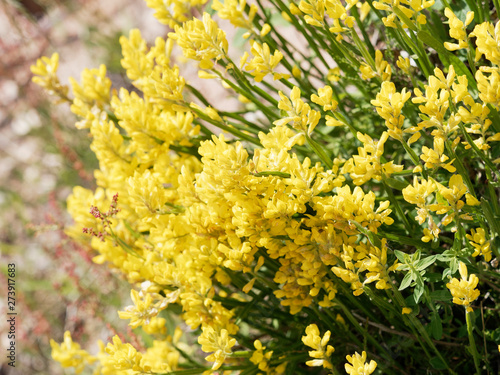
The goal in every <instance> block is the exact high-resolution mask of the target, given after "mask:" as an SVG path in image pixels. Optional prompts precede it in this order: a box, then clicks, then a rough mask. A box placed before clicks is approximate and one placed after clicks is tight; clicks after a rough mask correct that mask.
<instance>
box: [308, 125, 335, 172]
mask: <svg viewBox="0 0 500 375" xmlns="http://www.w3.org/2000/svg"><path fill="white" fill-rule="evenodd" d="M304 135H305V136H306V140H307V143H308V144H309V146H311V148H312V149H313V151H314V153H315V154H316V155H318V156H319V158H320V159H321V161H322V162H323V163H325V165H326V166H327V167H328V169H332V167H333V161H332V160H331V158H329V157H328V155H327V154H326V153H325V151H324V150H323V148H322V147H321V146H320V145H319V144H318V143H317V142H316V141H315V140H313V139H312V138H311V137H310V136H309V135H308V134H307V133H304Z"/></svg>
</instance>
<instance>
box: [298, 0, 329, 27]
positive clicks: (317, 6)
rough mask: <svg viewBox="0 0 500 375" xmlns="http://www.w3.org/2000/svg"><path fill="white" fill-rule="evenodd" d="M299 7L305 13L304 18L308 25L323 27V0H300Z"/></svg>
mask: <svg viewBox="0 0 500 375" xmlns="http://www.w3.org/2000/svg"><path fill="white" fill-rule="evenodd" d="M299 9H300V10H301V11H302V12H303V13H305V14H306V15H305V16H304V20H305V21H306V22H307V23H308V24H309V25H312V26H317V27H323V25H324V23H325V0H301V1H300V3H299Z"/></svg>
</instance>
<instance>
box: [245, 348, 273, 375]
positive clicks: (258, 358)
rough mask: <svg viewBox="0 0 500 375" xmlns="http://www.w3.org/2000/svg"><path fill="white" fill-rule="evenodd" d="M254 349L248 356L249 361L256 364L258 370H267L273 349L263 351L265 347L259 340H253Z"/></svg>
mask: <svg viewBox="0 0 500 375" xmlns="http://www.w3.org/2000/svg"><path fill="white" fill-rule="evenodd" d="M253 345H254V347H255V351H254V352H253V354H252V356H251V357H250V362H252V363H253V364H255V365H257V366H258V368H259V370H260V371H267V370H268V369H269V360H270V359H271V357H272V355H273V351H272V350H269V351H267V352H265V350H266V347H265V346H263V345H262V343H261V342H260V340H255V341H254V343H253Z"/></svg>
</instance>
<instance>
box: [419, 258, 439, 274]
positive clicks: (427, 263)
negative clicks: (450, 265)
mask: <svg viewBox="0 0 500 375" xmlns="http://www.w3.org/2000/svg"><path fill="white" fill-rule="evenodd" d="M436 258H437V255H432V256H430V257H427V258H424V259H421V260H419V261H418V262H417V264H415V268H416V269H417V270H418V271H423V270H425V269H426V268H427V267H429V266H430V265H431V264H433V263H434V262H435V261H436Z"/></svg>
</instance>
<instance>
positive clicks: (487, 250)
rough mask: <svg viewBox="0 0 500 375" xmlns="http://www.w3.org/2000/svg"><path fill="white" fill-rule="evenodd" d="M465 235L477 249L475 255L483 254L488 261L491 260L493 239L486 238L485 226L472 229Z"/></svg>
mask: <svg viewBox="0 0 500 375" xmlns="http://www.w3.org/2000/svg"><path fill="white" fill-rule="evenodd" d="M465 237H467V239H468V240H469V242H470V244H471V245H472V246H473V247H474V249H475V251H474V253H473V254H472V256H473V257H477V256H478V255H479V254H481V255H482V256H483V257H484V260H485V261H486V262H489V261H490V260H491V241H490V240H486V231H485V230H484V229H483V228H477V230H474V229H471V231H470V234H467V235H466V236H465Z"/></svg>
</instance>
